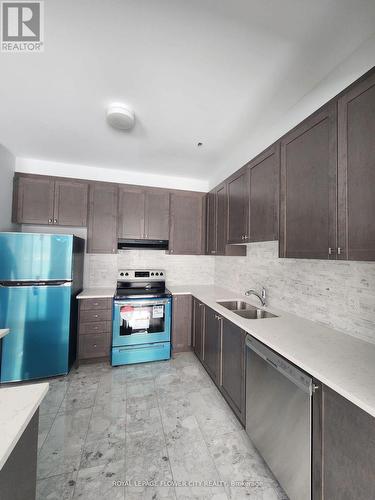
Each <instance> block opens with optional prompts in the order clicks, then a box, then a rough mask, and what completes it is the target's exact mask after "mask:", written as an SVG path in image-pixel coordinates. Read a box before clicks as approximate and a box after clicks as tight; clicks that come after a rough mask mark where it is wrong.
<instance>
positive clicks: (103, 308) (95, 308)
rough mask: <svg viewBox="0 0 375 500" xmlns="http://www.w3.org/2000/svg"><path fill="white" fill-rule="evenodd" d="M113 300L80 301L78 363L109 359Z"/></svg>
mask: <svg viewBox="0 0 375 500" xmlns="http://www.w3.org/2000/svg"><path fill="white" fill-rule="evenodd" d="M111 338H112V299H110V298H108V299H107V298H100V299H79V326H78V361H84V360H90V359H96V358H107V359H109V356H110V350H111Z"/></svg>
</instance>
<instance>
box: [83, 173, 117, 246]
mask: <svg viewBox="0 0 375 500" xmlns="http://www.w3.org/2000/svg"><path fill="white" fill-rule="evenodd" d="M117 208H118V186H117V184H110V183H109V182H93V183H91V184H90V193H89V217H88V228H87V251H88V252H89V253H117Z"/></svg>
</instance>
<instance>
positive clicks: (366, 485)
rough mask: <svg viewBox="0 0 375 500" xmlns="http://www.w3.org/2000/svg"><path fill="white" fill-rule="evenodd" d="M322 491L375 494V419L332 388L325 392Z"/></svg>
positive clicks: (364, 499)
mask: <svg viewBox="0 0 375 500" xmlns="http://www.w3.org/2000/svg"><path fill="white" fill-rule="evenodd" d="M321 421H322V446H321V450H322V461H321V463H322V467H323V470H322V495H317V496H316V497H315V498H326V499H329V500H343V499H348V500H349V499H355V500H369V499H370V498H375V476H374V470H375V419H374V418H373V417H371V416H370V415H369V414H368V413H366V412H364V411H363V410H361V409H360V408H358V407H357V406H355V405H354V404H353V403H351V402H349V401H348V400H346V399H345V398H343V397H342V396H340V395H339V394H337V393H336V392H335V391H333V390H332V389H329V388H328V387H326V386H323V394H322V416H321Z"/></svg>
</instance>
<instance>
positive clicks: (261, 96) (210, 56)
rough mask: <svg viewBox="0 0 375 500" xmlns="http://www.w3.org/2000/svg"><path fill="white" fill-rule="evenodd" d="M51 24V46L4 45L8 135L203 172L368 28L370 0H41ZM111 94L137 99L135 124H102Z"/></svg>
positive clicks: (131, 163)
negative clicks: (35, 49) (10, 48)
mask: <svg viewBox="0 0 375 500" xmlns="http://www.w3.org/2000/svg"><path fill="white" fill-rule="evenodd" d="M45 30H46V31H45V52H44V53H42V54H4V53H1V54H0V70H1V72H0V74H1V77H0V143H2V144H4V145H5V146H6V147H8V148H9V149H10V150H11V151H12V152H13V153H14V154H15V155H16V156H18V157H28V158H38V159H44V160H51V161H56V162H65V163H82V164H84V165H92V166H97V167H98V166H99V167H106V168H111V169H117V168H118V169H124V170H127V171H129V170H130V171H132V170H134V171H138V172H139V171H141V172H144V173H153V174H163V175H173V176H181V177H191V178H196V179H202V180H207V179H209V178H210V177H212V176H213V175H217V168H218V165H221V166H222V159H223V158H225V157H226V156H228V152H230V151H232V150H234V149H235V148H236V147H237V146H238V145H239V143H240V142H241V141H242V140H245V139H247V140H248V139H249V138H251V136H252V134H254V133H255V131H256V128H257V123H258V121H259V120H261V121H262V122H263V125H264V117H265V116H267V113H268V112H269V111H270V110H271V109H275V108H277V109H278V111H279V113H281V114H282V113H283V112H286V111H287V110H288V109H290V108H291V107H292V106H293V105H295V104H296V102H298V101H299V100H300V99H301V98H302V97H303V96H304V95H306V94H307V93H308V92H310V91H311V90H312V89H313V88H314V87H315V86H316V85H317V83H318V82H319V81H321V80H322V79H323V78H324V77H325V76H326V75H327V74H328V73H329V72H330V71H331V70H332V69H333V68H334V67H335V66H336V65H337V64H339V63H340V61H342V60H344V59H345V58H346V57H348V56H349V55H350V54H351V53H352V52H353V51H354V50H355V49H356V48H357V47H358V46H360V45H361V44H362V43H363V42H364V41H365V40H366V39H368V38H369V37H371V36H372V34H373V33H374V32H375V2H374V0H351V1H349V0H315V1H311V0H283V1H280V0H227V1H225V0H158V1H156V0H122V1H120V0H106V1H105V2H104V1H103V0H101V1H100V0H46V1H45ZM111 101H123V102H126V103H128V104H130V105H132V106H133V107H134V109H135V112H136V119H137V122H136V126H135V128H134V129H133V130H132V131H131V132H130V133H124V132H117V131H115V130H113V129H111V128H109V127H108V125H107V124H106V122H105V107H106V105H107V104H108V103H109V102H111ZM198 141H201V142H203V143H204V145H203V146H202V147H201V148H197V147H196V143H197V142H198ZM239 166H240V165H233V168H232V170H235V169H236V168H238V167H239ZM220 168H221V167H220Z"/></svg>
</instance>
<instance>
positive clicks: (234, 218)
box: [227, 167, 249, 243]
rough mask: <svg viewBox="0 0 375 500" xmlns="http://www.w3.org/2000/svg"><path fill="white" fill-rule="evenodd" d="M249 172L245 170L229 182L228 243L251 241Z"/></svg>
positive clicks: (237, 173)
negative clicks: (249, 227)
mask: <svg viewBox="0 0 375 500" xmlns="http://www.w3.org/2000/svg"><path fill="white" fill-rule="evenodd" d="M248 188H249V171H248V169H247V168H245V167H244V168H243V169H241V170H239V171H238V172H236V173H235V174H234V175H232V176H231V177H230V178H229V179H228V181H227V190H228V214H227V216H228V222H227V243H246V242H247V241H249V231H248V221H249V189H248Z"/></svg>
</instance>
